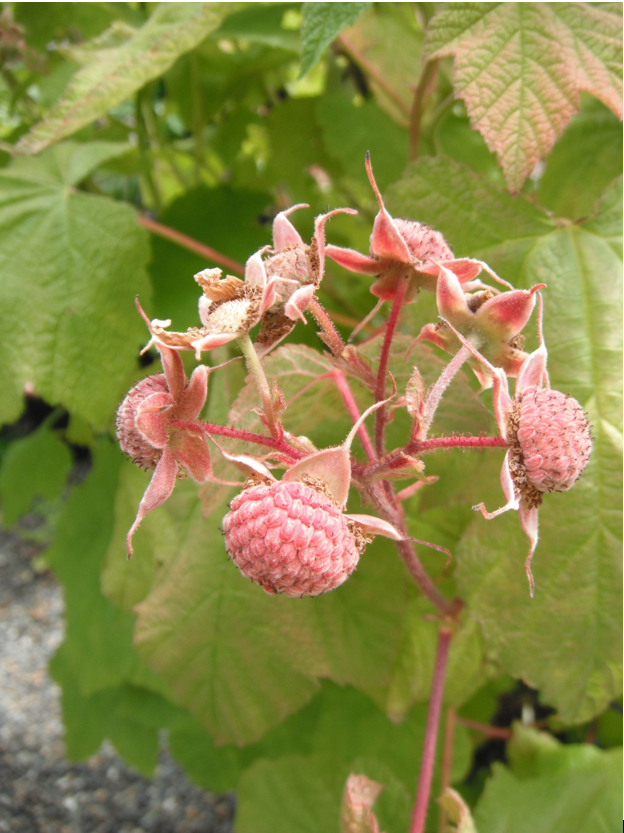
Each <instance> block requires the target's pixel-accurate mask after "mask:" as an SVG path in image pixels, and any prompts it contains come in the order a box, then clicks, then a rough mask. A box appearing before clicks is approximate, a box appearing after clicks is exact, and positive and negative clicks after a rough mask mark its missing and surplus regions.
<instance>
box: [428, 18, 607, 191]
mask: <svg viewBox="0 0 624 833" xmlns="http://www.w3.org/2000/svg"><path fill="white" fill-rule="evenodd" d="M621 15H622V10H621V6H619V5H617V4H615V3H609V4H606V3H600V4H598V3H445V4H444V7H443V8H442V9H441V10H440V11H439V12H438V14H437V15H436V16H435V17H434V18H433V20H432V21H431V24H430V27H429V31H428V35H427V41H426V44H425V48H426V50H427V53H428V56H429V57H430V58H439V57H442V56H444V55H453V56H454V58H455V70H454V84H455V89H456V91H457V94H458V95H459V96H461V97H462V98H463V99H464V100H465V102H466V106H467V108H468V113H469V115H470V117H471V121H472V123H473V125H474V126H475V127H477V128H478V129H479V130H480V131H481V133H482V134H483V136H484V138H485V140H486V142H487V144H488V147H489V148H490V149H491V150H493V151H495V152H496V153H497V155H498V159H499V162H500V164H501V165H502V167H503V169H504V171H505V178H506V180H507V183H508V185H509V188H510V189H511V190H512V191H517V190H518V189H519V188H520V186H521V185H522V183H523V182H524V180H525V179H526V177H527V176H528V175H529V174H530V173H531V171H532V169H533V167H534V166H535V163H536V162H537V161H538V160H540V159H545V158H546V156H547V155H548V153H549V152H550V150H551V148H552V146H553V144H554V143H555V141H556V140H557V139H558V138H559V136H560V135H561V133H562V132H563V130H564V128H565V126H566V125H567V123H568V122H569V120H570V117H571V116H572V114H573V113H574V112H575V111H576V110H578V109H579V95H580V92H581V91H582V90H586V91H588V92H590V93H592V95H595V96H596V97H597V98H599V99H600V100H601V101H603V102H604V103H605V104H606V105H607V106H608V107H610V108H611V109H612V110H613V111H614V113H616V114H617V115H618V116H620V118H621V116H622V19H621Z"/></svg>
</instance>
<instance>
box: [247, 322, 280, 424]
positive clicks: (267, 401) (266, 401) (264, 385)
mask: <svg viewBox="0 0 624 833" xmlns="http://www.w3.org/2000/svg"><path fill="white" fill-rule="evenodd" d="M236 341H237V342H238V345H239V347H240V349H241V351H242V353H243V356H244V357H245V363H246V365H247V370H248V371H249V374H250V375H251V376H252V377H253V380H254V382H255V383H256V387H257V389H258V393H259V394H260V399H261V401H262V410H263V413H264V417H265V419H266V422H267V427H268V429H269V431H270V432H271V436H272V437H273V439H275V440H280V439H281V438H282V430H281V428H280V426H279V424H278V422H277V420H276V418H275V411H274V410H273V398H272V396H271V388H270V387H269V382H268V380H267V377H266V376H265V373H264V368H263V367H262V364H261V362H260V359H259V358H258V354H257V353H256V348H255V347H254V346H253V344H252V341H251V339H250V338H249V335H248V334H247V333H245V334H244V335H242V336H239V337H238V338H237V339H236Z"/></svg>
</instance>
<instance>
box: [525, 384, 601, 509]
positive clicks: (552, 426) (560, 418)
mask: <svg viewBox="0 0 624 833" xmlns="http://www.w3.org/2000/svg"><path fill="white" fill-rule="evenodd" d="M509 438H510V441H511V442H512V444H513V445H512V452H513V453H512V456H511V462H510V470H511V473H512V477H513V480H514V483H515V484H516V486H517V487H518V489H519V490H520V492H521V493H522V494H523V496H524V497H525V498H526V499H527V500H528V503H529V505H533V506H539V504H540V503H541V493H543V492H566V491H567V490H568V489H570V488H572V486H573V485H574V483H575V482H576V480H577V479H578V478H579V477H580V475H581V473H582V471H583V469H584V468H585V466H586V465H587V461H588V460H589V455H590V453H591V446H592V438H591V430H590V426H589V422H588V421H587V417H586V415H585V413H584V412H583V409H582V408H581V406H580V404H579V403H578V402H577V401H576V399H573V398H572V397H571V396H565V394H563V393H561V392H560V391H558V390H551V389H549V388H538V387H529V388H527V389H526V390H524V391H522V393H520V395H519V396H518V397H517V399H516V401H515V403H514V407H513V409H512V411H511V413H510V415H509Z"/></svg>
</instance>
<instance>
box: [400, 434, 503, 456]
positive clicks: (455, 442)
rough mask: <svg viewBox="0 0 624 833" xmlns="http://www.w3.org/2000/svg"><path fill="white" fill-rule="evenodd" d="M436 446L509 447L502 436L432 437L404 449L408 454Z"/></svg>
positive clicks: (421, 452) (434, 448) (425, 450)
mask: <svg viewBox="0 0 624 833" xmlns="http://www.w3.org/2000/svg"><path fill="white" fill-rule="evenodd" d="M438 448H509V442H508V441H507V440H504V439H503V438H502V437H432V438H431V439H430V440H420V441H418V440H415V441H414V442H411V443H409V445H408V446H407V447H406V448H405V451H406V452H407V453H408V454H426V452H427V451H436V449H438Z"/></svg>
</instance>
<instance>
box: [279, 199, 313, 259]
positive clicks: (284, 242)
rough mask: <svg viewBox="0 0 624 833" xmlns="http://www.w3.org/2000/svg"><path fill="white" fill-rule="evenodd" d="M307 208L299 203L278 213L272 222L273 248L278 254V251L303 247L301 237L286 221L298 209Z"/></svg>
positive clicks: (303, 203)
mask: <svg viewBox="0 0 624 833" xmlns="http://www.w3.org/2000/svg"><path fill="white" fill-rule="evenodd" d="M309 207H310V206H309V205H308V204H307V203H305V202H301V203H299V204H298V205H293V206H291V207H290V208H287V209H286V211H280V213H279V214H278V215H277V217H276V218H275V219H274V220H273V248H274V249H275V250H276V251H278V252H279V251H280V249H287V248H289V247H291V246H303V240H302V239H301V235H300V234H299V232H298V231H297V229H296V228H295V227H294V226H293V224H292V223H291V222H290V220H289V219H288V215H289V214H292V212H293V211H297V210H298V209H299V208H309Z"/></svg>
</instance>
